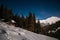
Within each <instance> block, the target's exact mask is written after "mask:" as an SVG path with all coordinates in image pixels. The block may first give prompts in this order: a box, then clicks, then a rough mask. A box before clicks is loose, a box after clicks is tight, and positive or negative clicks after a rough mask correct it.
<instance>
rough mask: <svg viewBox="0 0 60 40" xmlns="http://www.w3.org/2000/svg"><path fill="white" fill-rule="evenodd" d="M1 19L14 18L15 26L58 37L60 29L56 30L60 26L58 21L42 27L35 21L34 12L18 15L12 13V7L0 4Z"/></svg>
mask: <svg viewBox="0 0 60 40" xmlns="http://www.w3.org/2000/svg"><path fill="white" fill-rule="evenodd" d="M1 19H5V20H4V22H9V21H11V20H14V21H15V22H16V23H15V26H16V27H20V28H23V29H26V30H29V31H32V32H35V33H38V34H44V35H47V36H51V37H55V38H60V34H59V33H60V29H59V30H57V29H58V27H60V21H58V22H56V23H55V24H52V25H46V26H44V27H42V26H41V23H40V21H39V20H38V22H37V23H36V16H35V14H34V13H32V12H29V15H28V16H26V17H24V15H23V14H21V16H18V13H16V14H15V15H14V13H13V12H12V9H8V8H7V7H5V6H4V5H1V6H0V20H1ZM52 31H54V32H52Z"/></svg>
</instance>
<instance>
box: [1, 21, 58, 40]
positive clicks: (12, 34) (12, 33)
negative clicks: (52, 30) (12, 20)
mask: <svg viewBox="0 0 60 40" xmlns="http://www.w3.org/2000/svg"><path fill="white" fill-rule="evenodd" d="M0 40H58V39H56V38H52V37H48V36H45V35H41V34H36V33H33V32H30V31H27V30H24V29H22V28H18V27H15V26H14V25H8V24H6V23H4V22H0Z"/></svg>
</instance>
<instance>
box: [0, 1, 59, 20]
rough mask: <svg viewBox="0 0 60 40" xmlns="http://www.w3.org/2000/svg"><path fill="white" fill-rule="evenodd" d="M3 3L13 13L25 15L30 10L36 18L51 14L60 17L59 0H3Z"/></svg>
mask: <svg viewBox="0 0 60 40" xmlns="http://www.w3.org/2000/svg"><path fill="white" fill-rule="evenodd" d="M1 4H4V5H5V6H7V7H8V8H11V9H12V10H13V12H14V14H15V13H18V15H21V13H23V14H24V15H25V16H27V15H28V13H29V12H30V11H31V12H33V13H35V15H36V19H46V18H48V17H51V16H57V17H60V0H3V1H1V2H0V5H1Z"/></svg>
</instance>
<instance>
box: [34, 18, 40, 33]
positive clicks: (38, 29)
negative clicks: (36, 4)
mask: <svg viewBox="0 0 60 40" xmlns="http://www.w3.org/2000/svg"><path fill="white" fill-rule="evenodd" d="M35 32H36V33H41V25H40V21H39V19H38V22H37V23H36V27H35Z"/></svg>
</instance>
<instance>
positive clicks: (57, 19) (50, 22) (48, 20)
mask: <svg viewBox="0 0 60 40" xmlns="http://www.w3.org/2000/svg"><path fill="white" fill-rule="evenodd" d="M57 21H60V18H59V17H55V16H52V17H49V18H47V19H45V20H40V23H41V24H44V25H48V24H50V25H51V24H53V23H56V22H57ZM36 22H37V20H36Z"/></svg>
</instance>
